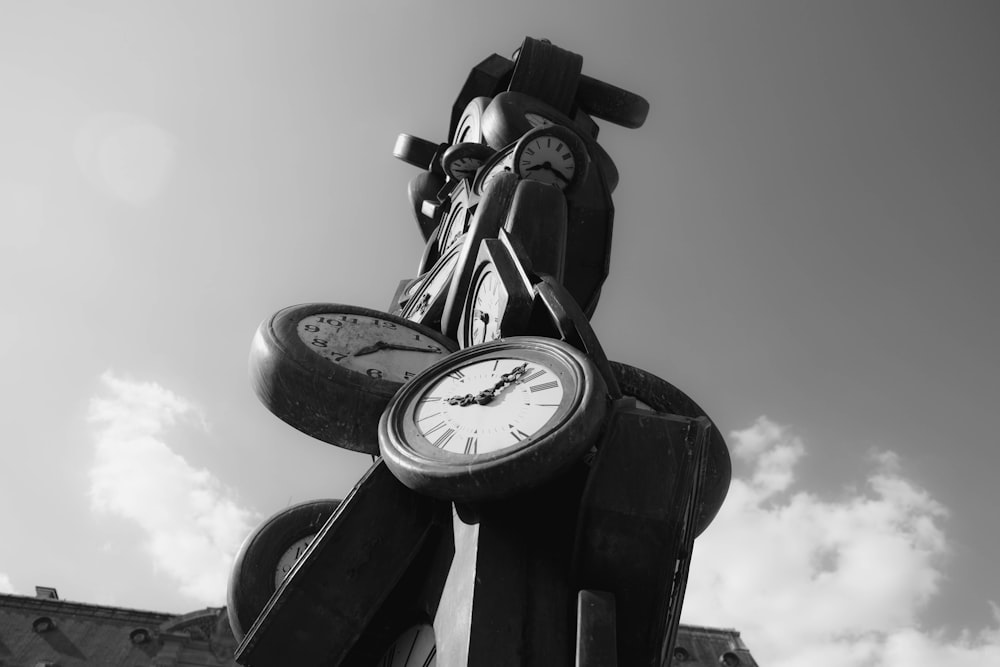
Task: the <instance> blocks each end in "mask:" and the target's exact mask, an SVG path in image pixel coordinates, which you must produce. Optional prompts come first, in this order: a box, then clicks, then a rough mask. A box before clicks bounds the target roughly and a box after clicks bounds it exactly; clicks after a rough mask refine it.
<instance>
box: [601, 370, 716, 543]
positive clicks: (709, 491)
mask: <svg viewBox="0 0 1000 667" xmlns="http://www.w3.org/2000/svg"><path fill="white" fill-rule="evenodd" d="M610 364H611V371H612V373H614V376H615V378H616V380H617V381H618V386H619V388H620V389H621V392H622V395H624V396H631V397H632V398H635V399H636V403H637V404H638V407H640V408H642V409H648V410H652V411H653V412H667V413H670V414H675V415H681V416H683V417H692V418H694V417H707V416H708V415H706V414H705V411H704V410H702V409H701V407H700V406H699V405H698V404H697V403H695V402H694V401H693V400H691V397H689V396H688V395H687V394H685V393H684V392H683V391H681V390H680V389H678V388H677V387H675V386H674V385H672V384H670V383H669V382H667V381H666V380H664V379H662V378H659V377H657V376H656V375H653V374H652V373H649V372H647V371H644V370H642V369H641V368H636V367H635V366H629V365H628V364H623V363H620V362H617V361H612V362H610ZM731 476H732V462H731V461H730V458H729V449H728V448H727V447H726V441H725V440H724V439H723V437H722V434H721V433H720V432H719V429H717V428H714V427H713V428H712V432H711V434H710V435H709V440H708V472H707V476H706V479H705V485H704V486H703V487H702V490H701V502H700V506H699V508H698V514H697V517H698V518H697V519H696V528H695V535H700V534H701V532H702V531H703V530H705V528H707V527H708V525H709V524H710V523H711V522H712V519H714V518H715V515H716V514H718V512H719V508H721V507H722V501H724V500H725V499H726V493H727V492H728V490H729V481H730V478H731Z"/></svg>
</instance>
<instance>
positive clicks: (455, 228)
mask: <svg viewBox="0 0 1000 667" xmlns="http://www.w3.org/2000/svg"><path fill="white" fill-rule="evenodd" d="M468 221H469V208H468V206H467V205H466V201H465V198H464V197H454V198H453V199H452V200H451V209H449V211H448V217H447V218H446V220H445V223H444V224H445V226H444V227H442V228H441V229H442V231H444V235H442V236H441V243H440V245H439V248H440V249H441V251H442V252H444V251H445V250H447V249H448V248H450V247H451V246H452V245H453V244H454V243H455V241H457V240H458V237H460V236H461V235H462V234H464V233H465V226H466V224H468Z"/></svg>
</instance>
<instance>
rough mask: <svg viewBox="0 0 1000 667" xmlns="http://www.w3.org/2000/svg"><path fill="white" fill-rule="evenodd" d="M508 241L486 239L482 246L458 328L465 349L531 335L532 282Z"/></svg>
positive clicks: (503, 233)
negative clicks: (528, 331) (512, 337)
mask: <svg viewBox="0 0 1000 667" xmlns="http://www.w3.org/2000/svg"><path fill="white" fill-rule="evenodd" d="M500 234H501V237H505V236H506V232H502V231H501V233H500ZM505 240H506V241H509V239H504V240H501V239H485V240H483V242H482V245H481V246H480V249H479V256H478V257H477V258H476V265H475V268H474V269H473V271H472V281H471V283H470V285H469V294H468V296H467V297H466V300H465V306H464V308H463V309H462V319H461V321H460V323H459V328H458V342H459V345H461V346H462V347H463V348H464V347H471V346H473V345H479V344H482V343H488V342H490V341H493V340H496V339H498V338H500V337H502V336H516V335H521V334H524V333H527V326H528V321H529V320H530V318H531V308H532V303H533V293H532V286H531V281H530V278H529V277H528V275H527V273H526V272H525V270H524V268H523V266H522V265H521V263H520V259H519V258H518V257H517V256H515V255H514V253H513V252H512V251H511V247H510V246H509V245H508V244H507V243H505Z"/></svg>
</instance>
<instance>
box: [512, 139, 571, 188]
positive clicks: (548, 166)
mask: <svg viewBox="0 0 1000 667" xmlns="http://www.w3.org/2000/svg"><path fill="white" fill-rule="evenodd" d="M587 159H588V158H587V152H586V148H585V147H584V144H583V141H582V140H581V139H580V138H579V136H578V135H577V134H576V133H575V132H573V131H572V130H570V129H569V128H566V127H563V126H561V125H548V126H541V127H536V128H535V129H533V130H531V131H530V132H528V133H527V134H525V135H524V136H523V137H522V138H521V139H520V141H518V142H517V147H516V148H515V150H514V156H513V163H514V166H515V168H516V170H517V174H518V176H520V177H521V178H530V179H532V180H536V181H541V182H542V183H548V184H549V185H554V186H556V187H558V188H559V189H561V190H567V189H571V188H572V187H573V186H576V185H577V184H579V183H580V181H581V180H582V178H583V176H584V174H585V171H586V167H587Z"/></svg>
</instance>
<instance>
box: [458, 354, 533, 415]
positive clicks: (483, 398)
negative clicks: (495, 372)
mask: <svg viewBox="0 0 1000 667" xmlns="http://www.w3.org/2000/svg"><path fill="white" fill-rule="evenodd" d="M527 371H528V363H527V362H525V363H523V364H521V365H520V366H518V367H517V368H515V369H514V370H512V371H511V372H510V373H504V374H503V375H501V376H500V379H499V380H497V383H496V384H495V385H493V386H492V387H490V388H489V389H483V390H482V391H481V392H479V393H478V394H475V395H473V394H466V395H465V396H452V397H451V398H449V399H447V400H448V404H449V405H462V406H465V405H472V404H473V403H478V404H479V405H486V404H487V403H489V402H490V401H492V400H493V399H494V398H496V396H497V394H499V393H500V392H501V391H503V390H504V389H505V388H506V387H508V386H510V385H512V384H514V383H515V382H517V380H518V379H520V377H521V376H522V375H524V374H525V373H526V372H527Z"/></svg>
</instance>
